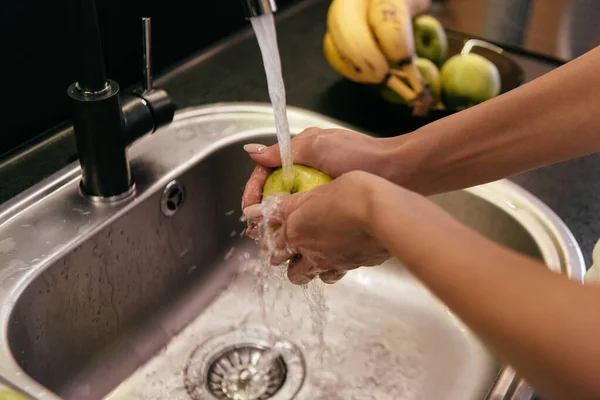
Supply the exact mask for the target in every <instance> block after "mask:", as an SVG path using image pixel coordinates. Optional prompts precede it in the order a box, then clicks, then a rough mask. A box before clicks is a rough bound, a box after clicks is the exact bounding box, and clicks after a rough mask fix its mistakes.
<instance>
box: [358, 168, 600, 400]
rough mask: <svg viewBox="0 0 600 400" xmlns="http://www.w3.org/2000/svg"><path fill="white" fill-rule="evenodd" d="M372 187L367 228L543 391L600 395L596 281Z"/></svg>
mask: <svg viewBox="0 0 600 400" xmlns="http://www.w3.org/2000/svg"><path fill="white" fill-rule="evenodd" d="M374 179H376V178H374ZM369 185H370V186H371V188H372V190H370V192H371V193H373V194H374V195H373V196H371V199H370V200H369V203H370V206H369V207H368V208H369V210H370V211H369V217H368V218H367V220H368V221H369V222H368V223H367V224H368V227H369V229H370V230H371V231H372V234H373V235H374V236H375V237H377V238H379V239H380V240H382V241H383V242H384V243H385V245H386V247H387V248H388V249H389V250H390V251H391V252H392V253H393V254H394V255H395V256H396V257H398V258H399V259H400V260H402V261H403V262H404V263H405V265H406V266H407V267H408V268H409V269H410V270H411V271H412V272H413V273H414V274H415V275H416V276H417V277H418V278H419V279H421V280H422V281H423V282H424V283H425V284H426V285H427V286H428V287H429V288H430V289H431V290H432V291H433V292H434V293H435V294H436V295H437V296H438V297H439V298H440V299H441V300H442V301H444V302H445V303H446V304H447V305H448V306H449V307H450V308H451V309H452V310H453V311H454V312H455V313H456V314H457V315H458V316H459V317H460V318H461V319H462V320H463V321H464V322H465V323H466V324H467V325H468V326H469V327H470V328H471V329H473V331H474V332H475V333H476V334H478V335H479V336H480V337H481V338H482V339H483V340H484V341H485V342H486V343H487V344H488V345H489V346H490V347H491V348H492V349H493V350H495V351H496V353H497V354H501V355H502V356H503V357H504V358H505V360H506V361H507V362H508V363H509V364H510V365H512V366H513V367H515V368H516V369H517V370H518V371H519V373H520V374H521V375H522V376H523V377H524V378H525V379H526V380H527V381H528V382H530V383H531V384H532V385H533V386H534V387H535V388H536V391H537V392H538V393H539V394H541V395H542V396H545V397H544V398H547V399H598V398H600V379H598V377H599V376H600V313H599V312H598V307H599V306H600V288H598V287H597V286H584V285H581V284H579V283H576V282H573V281H570V280H568V279H566V278H565V277H563V276H559V275H556V274H554V273H552V272H550V271H549V270H547V269H546V267H545V266H544V265H543V264H542V263H540V262H538V261H537V260H534V259H531V258H529V257H526V256H523V255H521V254H518V253H516V252H513V251H511V250H508V249H505V248H503V247H501V246H499V245H498V244H496V243H494V242H492V241H490V240H488V239H487V238H484V237H482V236H481V235H479V234H478V233H476V232H474V231H472V230H470V229H469V228H467V227H465V226H463V225H461V224H460V223H458V222H457V221H455V220H454V219H452V218H451V217H450V216H448V215H447V214H446V213H444V212H443V211H442V210H441V209H439V208H438V207H437V206H435V205H434V204H433V203H431V202H428V201H425V200H424V199H422V198H421V197H420V196H418V195H416V194H414V193H410V192H408V191H406V190H404V189H402V188H400V187H397V186H394V185H391V184H389V183H387V182H385V181H381V182H377V183H373V184H372V185H371V184H369ZM375 186H376V188H374V189H373V187H375ZM399 199H400V200H399ZM404 226H406V227H410V232H405V231H404V229H403V228H402V227H404ZM432 249H435V251H432Z"/></svg>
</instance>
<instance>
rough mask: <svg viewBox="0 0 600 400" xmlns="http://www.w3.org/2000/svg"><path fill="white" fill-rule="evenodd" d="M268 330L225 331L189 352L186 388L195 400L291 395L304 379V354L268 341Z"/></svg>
mask: <svg viewBox="0 0 600 400" xmlns="http://www.w3.org/2000/svg"><path fill="white" fill-rule="evenodd" d="M269 342H270V341H269V331H268V330H266V329H262V328H251V329H248V328H247V329H243V330H237V331H232V332H228V333H226V334H224V335H219V336H216V337H213V338H211V339H209V340H208V341H206V342H204V343H203V344H201V345H200V346H199V347H198V348H197V349H196V350H195V351H194V352H193V353H192V355H191V356H190V359H189V361H188V364H187V367H186V371H185V387H186V389H187V392H188V393H189V395H190V397H191V398H192V399H194V400H207V399H211V398H212V399H218V400H228V399H231V400H291V399H293V398H294V396H295V395H296V394H297V393H298V391H299V390H300V387H301V386H302V383H303V382H304V369H305V366H304V358H303V357H302V353H301V352H300V349H298V348H297V347H296V346H294V345H293V344H292V343H290V342H287V341H282V340H280V341H278V342H277V344H276V346H275V348H273V347H272V346H271V345H269Z"/></svg>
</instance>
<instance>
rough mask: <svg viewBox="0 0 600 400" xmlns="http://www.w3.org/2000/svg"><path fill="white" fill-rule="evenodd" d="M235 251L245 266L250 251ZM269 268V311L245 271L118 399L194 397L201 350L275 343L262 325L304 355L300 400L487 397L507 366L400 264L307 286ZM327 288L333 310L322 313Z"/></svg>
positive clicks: (210, 351) (127, 384)
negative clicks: (233, 335)
mask: <svg viewBox="0 0 600 400" xmlns="http://www.w3.org/2000/svg"><path fill="white" fill-rule="evenodd" d="M253 247H254V245H251V246H248V248H243V247H242V248H240V249H239V250H238V251H239V252H244V251H246V252H247V253H250V252H252V251H253ZM232 258H233V259H234V260H235V261H234V262H239V263H241V264H242V265H244V264H245V262H244V255H243V254H241V255H240V256H239V257H235V256H233V257H232ZM240 258H241V259H240ZM270 275H271V276H270V277H269V278H267V279H266V281H265V282H264V283H266V285H267V289H266V291H265V292H264V301H265V309H266V310H267V312H266V318H264V317H263V315H261V307H260V301H261V298H262V296H261V293H263V292H262V291H261V289H260V288H261V286H260V285H259V286H258V287H257V285H256V282H257V277H256V274H255V273H253V272H252V271H243V272H241V273H240V274H239V275H238V276H237V278H236V280H235V281H234V282H233V283H232V285H231V286H230V287H229V288H228V289H227V290H226V291H225V292H224V293H223V294H222V295H221V296H220V297H219V298H218V300H217V301H215V302H214V303H213V304H212V305H211V306H210V307H209V308H208V309H207V310H206V312H204V313H203V314H202V315H201V316H200V317H199V318H198V319H196V320H195V321H194V322H193V323H192V324H190V326H189V327H187V328H186V329H185V330H184V331H183V332H182V333H181V334H180V335H179V336H178V337H176V338H175V339H173V341H172V342H171V343H170V344H169V345H168V346H167V348H166V349H165V350H164V351H163V352H161V353H160V354H159V355H158V356H157V357H156V358H155V359H154V360H152V361H151V362H150V363H149V364H148V365H146V366H145V367H144V368H141V369H140V370H139V371H138V372H137V373H136V374H135V375H134V376H133V377H132V378H131V379H130V380H128V381H127V382H125V383H124V384H123V385H122V386H121V387H120V388H118V389H117V390H116V391H115V392H114V393H113V395H112V396H111V397H110V398H111V399H112V398H114V399H135V398H143V399H161V398H166V397H169V398H171V399H189V398H190V396H189V394H188V393H189V392H190V389H191V388H195V387H196V386H202V385H203V384H204V385H205V381H203V380H202V379H198V380H195V381H193V382H189V379H188V382H187V383H188V385H186V377H188V376H193V375H194V374H191V373H190V371H189V370H190V369H194V370H196V371H197V374H198V375H199V376H205V375H206V367H205V368H203V367H202V362H201V361H200V359H199V358H198V357H197V356H195V352H198V351H203V352H204V351H205V352H206V353H207V355H206V357H205V358H206V359H207V360H208V359H209V358H210V355H211V354H212V355H214V354H216V353H218V346H216V345H214V344H212V343H213V342H214V340H211V339H212V338H214V337H216V338H219V337H221V338H223V340H224V341H226V340H227V339H226V338H227V337H228V332H236V333H237V334H239V336H237V337H236V339H234V340H232V341H233V342H235V343H237V344H243V343H246V344H247V343H248V341H250V342H255V341H257V340H258V341H265V342H266V343H269V342H270V341H272V337H270V336H269V331H265V330H261V329H260V327H264V326H269V327H272V328H273V331H274V334H275V337H280V336H281V337H283V338H285V339H286V340H288V341H290V342H291V343H292V344H295V345H296V346H297V347H298V349H299V351H300V352H301V354H302V357H303V359H304V367H302V368H297V366H296V365H292V367H291V368H288V376H287V379H291V380H298V379H301V378H302V377H303V378H304V382H303V384H302V386H301V387H300V391H299V392H298V394H297V396H296V397H294V398H296V399H306V400H308V399H331V400H337V399H340V400H341V399H345V400H348V399H381V400H384V399H390V400H391V399H438V398H444V399H463V400H469V399H483V398H485V395H486V393H487V391H488V390H489V389H490V386H491V383H492V382H493V380H494V378H495V377H496V375H497V373H498V369H499V365H497V364H496V363H495V361H494V360H493V358H492V357H490V356H489V354H488V353H487V352H486V350H485V349H484V348H483V347H482V346H481V345H480V344H479V342H478V341H477V340H475V338H474V337H473V336H472V335H471V333H470V332H469V331H468V330H466V329H465V328H464V326H463V325H462V323H461V322H460V321H458V320H457V319H456V318H455V317H454V316H453V315H452V314H451V313H450V312H448V310H447V309H446V307H444V306H443V305H442V304H441V303H440V302H438V301H437V300H436V299H435V298H434V297H432V296H431V295H430V294H429V293H428V292H427V290H425V289H424V288H423V287H422V286H421V285H419V284H418V282H417V281H416V280H415V279H413V278H412V276H411V275H410V274H409V273H407V272H406V271H405V270H404V269H403V268H402V266H401V265H400V264H398V263H397V262H395V261H391V262H388V263H386V264H385V265H383V266H380V267H376V268H369V269H363V270H358V271H354V272H352V273H350V274H349V275H348V276H346V277H345V278H344V279H343V281H342V282H340V283H339V284H336V285H333V286H325V285H324V284H323V283H320V282H313V283H311V284H310V285H308V287H307V288H305V289H302V288H298V287H294V286H293V285H291V284H289V283H288V282H286V281H285V280H284V279H280V278H278V276H279V275H280V274H277V273H273V274H270ZM321 295H324V298H325V302H324V304H325V305H326V307H327V310H324V311H322V312H320V311H319V310H318V307H319V305H320V304H321V303H320V302H319V301H318V298H319V297H320V296H321ZM321 333H322V334H323V338H324V341H323V342H322V341H321V336H320V335H321ZM217 342H218V341H217ZM259 343H260V342H259ZM197 349H199V350H197ZM285 355H286V353H285V352H283V356H284V358H285ZM290 364H292V363H290ZM292 374H294V375H293V376H291V375H292ZM191 392H192V393H194V392H193V390H192V391H191ZM203 393H204V394H207V391H204V392H203ZM193 398H207V399H210V398H211V397H210V396H208V395H207V396H206V397H201V396H200V397H193ZM224 398H226V397H224ZM277 398H280V397H277ZM281 398H288V399H291V398H292V397H281Z"/></svg>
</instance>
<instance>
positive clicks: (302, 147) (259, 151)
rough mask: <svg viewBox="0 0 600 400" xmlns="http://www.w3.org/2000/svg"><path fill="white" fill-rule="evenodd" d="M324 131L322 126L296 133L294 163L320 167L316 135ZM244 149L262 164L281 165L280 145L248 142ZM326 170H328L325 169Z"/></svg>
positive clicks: (271, 166) (265, 165)
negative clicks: (315, 146)
mask: <svg viewBox="0 0 600 400" xmlns="http://www.w3.org/2000/svg"><path fill="white" fill-rule="evenodd" d="M322 132H324V130H323V129H320V128H308V129H305V130H304V131H302V132H301V133H300V134H298V135H296V136H295V137H294V138H293V139H292V142H291V146H292V154H293V157H294V163H296V164H303V165H307V166H309V167H313V168H317V169H318V168H319V165H318V164H319V160H320V157H321V154H319V152H318V151H317V149H314V148H313V147H314V146H313V143H314V137H315V136H317V135H318V134H320V133H322ZM244 150H245V151H246V152H247V153H248V154H249V155H250V157H251V158H252V159H253V160H254V161H256V162H257V163H259V164H260V165H262V166H264V167H267V168H275V167H280V166H281V154H280V152H279V145H277V144H276V145H273V146H264V145H262V144H256V143H252V144H247V145H245V146H244ZM323 172H326V171H323Z"/></svg>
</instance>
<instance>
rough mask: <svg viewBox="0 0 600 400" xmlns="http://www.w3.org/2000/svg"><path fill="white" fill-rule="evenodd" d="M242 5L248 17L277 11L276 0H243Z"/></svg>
mask: <svg viewBox="0 0 600 400" xmlns="http://www.w3.org/2000/svg"><path fill="white" fill-rule="evenodd" d="M242 6H243V7H244V12H245V13H246V18H248V19H250V18H252V17H260V16H261V15H267V14H273V13H274V12H275V11H277V4H276V3H275V0H242Z"/></svg>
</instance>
